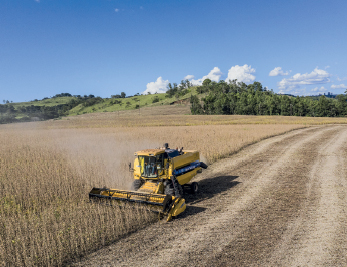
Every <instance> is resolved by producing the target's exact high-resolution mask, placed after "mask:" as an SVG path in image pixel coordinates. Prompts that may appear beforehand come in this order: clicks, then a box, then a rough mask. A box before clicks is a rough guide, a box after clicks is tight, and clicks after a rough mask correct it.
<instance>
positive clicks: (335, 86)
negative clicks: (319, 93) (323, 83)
mask: <svg viewBox="0 0 347 267" xmlns="http://www.w3.org/2000/svg"><path fill="white" fill-rule="evenodd" d="M330 88H331V89H347V86H346V85H344V84H343V83H342V84H338V85H335V84H333V85H332V86H331V87H330Z"/></svg>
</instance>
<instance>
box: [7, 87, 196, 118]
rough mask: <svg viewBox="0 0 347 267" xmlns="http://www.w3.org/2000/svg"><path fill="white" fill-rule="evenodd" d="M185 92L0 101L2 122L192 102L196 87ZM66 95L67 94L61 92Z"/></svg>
mask: <svg viewBox="0 0 347 267" xmlns="http://www.w3.org/2000/svg"><path fill="white" fill-rule="evenodd" d="M185 92H186V93H185V94H181V95H180V96H177V94H176V96H173V97H168V95H167V94H166V93H161V94H151V95H135V96H130V97H125V98H101V97H94V96H93V95H89V96H83V97H82V96H59V95H57V96H55V97H52V98H44V99H42V100H34V101H29V102H18V103H8V104H4V105H0V123H11V122H20V121H32V120H47V119H57V118H61V117H65V116H76V115H81V114H88V113H95V112H116V111H118V112H119V111H126V110H135V109H139V108H140V109H143V108H145V107H146V108H150V107H155V106H162V105H170V104H175V103H176V104H179V103H183V102H184V103H189V100H190V97H191V96H192V95H196V94H197V91H196V87H191V88H190V89H189V90H185ZM60 95H65V94H60Z"/></svg>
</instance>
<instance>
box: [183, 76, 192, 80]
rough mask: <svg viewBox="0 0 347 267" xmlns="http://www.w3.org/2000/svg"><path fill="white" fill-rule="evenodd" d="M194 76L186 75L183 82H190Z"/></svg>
mask: <svg viewBox="0 0 347 267" xmlns="http://www.w3.org/2000/svg"><path fill="white" fill-rule="evenodd" d="M194 78H195V77H194V75H187V76H186V77H184V79H185V80H191V79H194Z"/></svg>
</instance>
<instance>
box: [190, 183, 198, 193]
mask: <svg viewBox="0 0 347 267" xmlns="http://www.w3.org/2000/svg"><path fill="white" fill-rule="evenodd" d="M190 190H191V191H192V193H193V194H197V193H198V192H199V184H198V183H197V182H192V183H191V185H190Z"/></svg>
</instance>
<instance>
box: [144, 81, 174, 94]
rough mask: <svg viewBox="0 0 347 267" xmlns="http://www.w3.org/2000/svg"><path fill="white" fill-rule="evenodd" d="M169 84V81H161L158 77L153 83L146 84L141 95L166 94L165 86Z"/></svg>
mask: <svg viewBox="0 0 347 267" xmlns="http://www.w3.org/2000/svg"><path fill="white" fill-rule="evenodd" d="M168 84H169V80H166V81H165V80H163V78H162V77H158V79H157V80H156V81H155V82H150V83H147V89H146V90H145V91H144V92H142V94H144V95H145V94H147V93H148V92H150V93H151V94H154V93H165V92H166V86H167V85H168Z"/></svg>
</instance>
